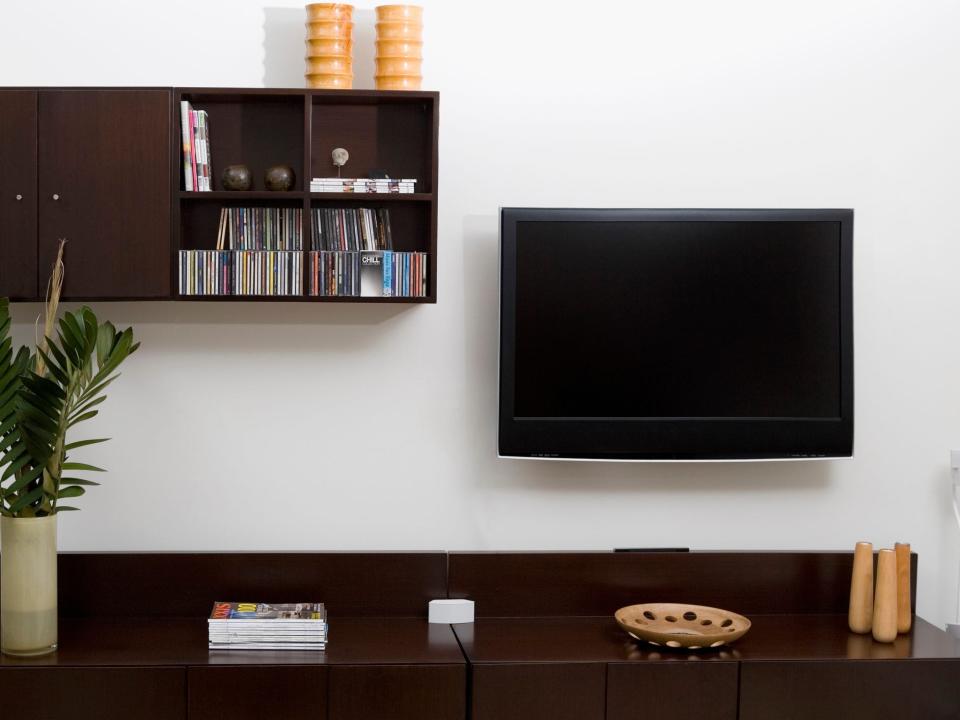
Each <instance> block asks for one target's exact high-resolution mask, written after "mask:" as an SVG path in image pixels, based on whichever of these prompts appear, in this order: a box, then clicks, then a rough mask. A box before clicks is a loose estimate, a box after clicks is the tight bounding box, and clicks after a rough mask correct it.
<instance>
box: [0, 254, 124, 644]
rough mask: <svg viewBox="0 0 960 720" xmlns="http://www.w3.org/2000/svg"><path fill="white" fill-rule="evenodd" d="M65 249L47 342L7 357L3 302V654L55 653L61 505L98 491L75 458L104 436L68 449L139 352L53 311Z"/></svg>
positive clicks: (86, 314) (79, 316)
mask: <svg viewBox="0 0 960 720" xmlns="http://www.w3.org/2000/svg"><path fill="white" fill-rule="evenodd" d="M62 285H63V243H62V242H61V244H60V250H59V252H58V254H57V260H56V262H55V263H54V267H53V277H52V278H51V280H50V284H49V287H48V291H47V302H46V308H45V316H44V327H43V337H42V338H41V339H40V341H39V342H38V343H37V347H36V349H35V351H34V352H31V351H30V350H29V349H28V348H27V347H21V348H20V349H19V350H18V351H17V352H14V350H13V344H12V341H11V339H10V307H9V300H8V299H6V298H0V649H2V650H3V652H5V653H7V654H11V655H41V654H44V653H47V652H52V651H53V650H55V649H56V647H57V514H58V513H61V512H64V511H66V510H76V509H77V508H75V507H71V506H69V505H66V504H63V502H62V501H65V500H69V499H71V498H76V497H79V496H81V495H83V494H84V491H85V488H86V487H87V486H90V485H97V484H98V483H95V482H93V481H92V480H88V479H84V478H81V477H77V473H83V472H90V471H93V472H102V470H101V468H97V467H94V466H92V465H87V464H85V463H81V462H76V461H74V460H72V459H71V456H72V454H73V452H74V451H75V450H77V449H79V448H81V447H84V446H87V445H93V444H94V443H101V442H105V440H106V439H107V438H98V439H93V440H77V441H73V442H68V441H67V435H68V434H69V433H71V432H72V429H73V428H74V426H76V425H77V424H78V423H81V422H83V421H85V420H89V419H90V418H93V417H95V416H96V415H97V413H98V409H97V407H98V406H99V405H100V404H101V403H102V402H103V401H104V400H106V395H105V394H104V390H105V389H106V388H107V386H108V385H110V383H112V382H113V381H114V380H115V379H116V378H117V374H116V370H117V368H118V366H119V365H120V363H122V362H123V361H124V360H125V359H126V358H127V356H129V355H130V354H131V353H133V352H134V351H136V349H137V347H138V346H139V344H138V343H134V341H133V331H132V329H130V328H127V329H126V330H123V331H122V332H118V331H117V329H116V328H115V327H114V326H113V325H112V324H110V323H109V322H103V323H101V322H99V321H98V320H97V316H96V315H95V314H94V313H93V311H92V310H91V309H90V308H88V307H82V308H80V310H78V311H76V312H66V313H64V314H63V316H62V317H60V318H59V319H58V318H57V309H58V305H59V301H60V290H61V287H62Z"/></svg>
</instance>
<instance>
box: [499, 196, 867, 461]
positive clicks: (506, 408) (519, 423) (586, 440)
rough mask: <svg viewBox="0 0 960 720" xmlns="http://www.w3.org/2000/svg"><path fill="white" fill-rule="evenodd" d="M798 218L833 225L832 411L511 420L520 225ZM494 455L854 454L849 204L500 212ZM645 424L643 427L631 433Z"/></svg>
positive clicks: (704, 457) (709, 457) (718, 457)
mask: <svg viewBox="0 0 960 720" xmlns="http://www.w3.org/2000/svg"><path fill="white" fill-rule="evenodd" d="M537 221H541V222H542V221H550V222H558V221H559V222H563V221H568V222H569V221H580V222H584V221H586V222H616V221H620V222H622V221H628V222H643V221H660V222H663V221H668V222H669V221H688V222H690V221H695V222H696V221H699V222H734V221H735V222H770V221H783V222H791V221H793V222H797V221H822V222H838V223H839V224H840V416H839V417H838V418H799V419H798V418H747V419H745V418H720V419H717V418H712V419H704V418H658V417H651V418H611V419H590V420H583V419H567V418H550V419H542V418H517V417H514V414H513V406H514V387H515V385H514V380H515V377H514V351H515V340H516V338H515V334H516V328H515V316H516V275H517V264H516V247H517V224H518V223H520V222H537ZM499 266H500V305H499V317H500V347H499V357H500V362H499V402H498V406H499V427H498V440H497V444H498V455H499V456H500V457H503V458H525V459H557V460H614V461H617V460H619V461H655V462H662V461H722V460H809V459H836V458H849V457H852V456H853V438H854V433H853V411H854V379H853V210H842V209H818V210H803V209H795V210H787V209H765V210H749V209H736V210H734V209H728V210H719V209H717V210H707V209H674V210H654V209H598V208H594V209H585V208H578V209H574V208H517V207H504V208H501V209H500V259H499ZM640 427H642V429H643V433H642V434H640V433H638V432H637V429H638V428H640Z"/></svg>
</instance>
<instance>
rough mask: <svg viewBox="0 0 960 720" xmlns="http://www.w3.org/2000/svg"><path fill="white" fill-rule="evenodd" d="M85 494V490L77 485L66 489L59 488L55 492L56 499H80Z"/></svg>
mask: <svg viewBox="0 0 960 720" xmlns="http://www.w3.org/2000/svg"><path fill="white" fill-rule="evenodd" d="M86 492H87V491H86V490H84V489H83V488H82V487H79V486H77V485H70V486H68V487H62V486H61V488H60V490H59V491H58V492H57V498H75V497H80V496H81V495H83V494H84V493H86Z"/></svg>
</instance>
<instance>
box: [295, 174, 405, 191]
mask: <svg viewBox="0 0 960 720" xmlns="http://www.w3.org/2000/svg"><path fill="white" fill-rule="evenodd" d="M416 186H417V180H416V178H400V179H397V180H394V179H393V178H314V179H313V180H311V181H310V192H339V193H387V194H391V193H398V194H403V195H409V194H411V193H415V192H416Z"/></svg>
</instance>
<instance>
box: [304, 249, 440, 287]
mask: <svg viewBox="0 0 960 720" xmlns="http://www.w3.org/2000/svg"><path fill="white" fill-rule="evenodd" d="M427 266H428V255H427V253H424V252H397V251H393V250H366V251H352V250H315V251H311V252H310V257H309V264H308V268H307V270H308V275H309V287H310V294H311V295H318V296H325V297H426V296H427V294H428V292H427V285H428V272H427Z"/></svg>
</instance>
